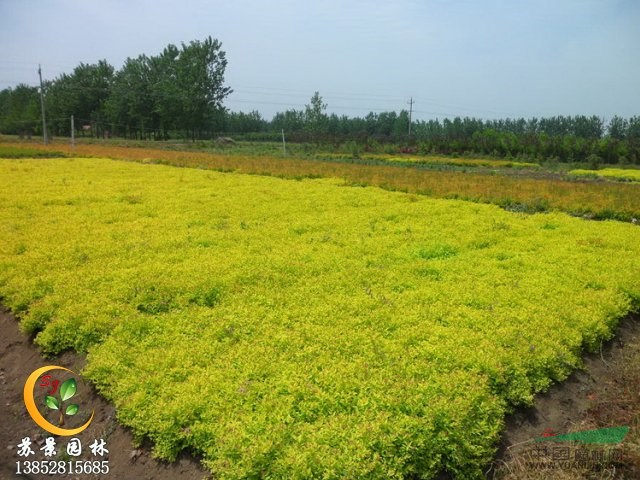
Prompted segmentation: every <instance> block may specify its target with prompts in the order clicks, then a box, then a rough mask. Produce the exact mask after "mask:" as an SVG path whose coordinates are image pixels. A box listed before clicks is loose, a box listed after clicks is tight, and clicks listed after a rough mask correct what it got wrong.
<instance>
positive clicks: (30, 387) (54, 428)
mask: <svg viewBox="0 0 640 480" xmlns="http://www.w3.org/2000/svg"><path fill="white" fill-rule="evenodd" d="M51 370H64V371H66V372H69V373H71V374H73V375H76V376H77V374H76V373H75V372H74V371H72V370H69V369H68V368H65V367H60V366H57V365H47V366H45V367H41V368H38V369H37V370H35V371H34V372H33V373H31V375H29V378H27V381H26V382H25V384H24V392H23V396H24V404H25V406H26V407H27V412H29V415H30V416H31V418H32V419H33V421H34V422H36V424H37V425H38V426H40V427H41V428H43V429H45V430H46V431H47V432H49V433H52V434H54V435H61V436H69V435H77V434H78V433H80V432H82V431H83V430H84V429H86V428H87V427H88V426H89V424H90V423H91V421H92V420H93V415H94V413H95V412H93V411H92V412H91V417H90V418H89V420H87V422H86V423H85V424H84V425H81V426H80V427H77V428H63V427H64V425H65V418H66V417H70V416H73V415H75V414H77V413H78V412H79V411H80V406H79V405H78V404H77V403H70V402H68V401H69V400H71V399H72V398H73V397H74V396H75V394H76V392H77V391H78V383H77V381H76V379H75V378H73V377H71V378H69V379H67V380H65V381H64V382H63V383H62V385H60V389H59V391H58V388H57V387H58V381H57V380H56V381H54V382H52V383H51V386H52V387H53V389H52V390H51V391H50V392H49V393H48V394H47V395H45V397H44V403H45V405H46V406H47V407H48V408H49V409H51V410H57V411H58V412H59V415H58V425H54V424H52V423H51V422H49V421H48V420H47V419H46V418H44V417H43V416H42V414H41V413H40V411H39V410H38V407H37V406H36V402H35V398H34V387H35V385H36V382H37V381H38V379H40V378H42V379H45V378H51V376H50V375H46V374H47V373H48V372H49V371H51ZM44 385H45V384H41V386H44ZM46 386H49V383H46Z"/></svg>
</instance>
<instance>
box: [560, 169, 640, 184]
mask: <svg viewBox="0 0 640 480" xmlns="http://www.w3.org/2000/svg"><path fill="white" fill-rule="evenodd" d="M569 175H576V176H579V177H580V176H582V177H599V178H606V179H611V180H619V181H623V182H640V170H635V169H629V168H602V169H600V170H571V171H570V172H569Z"/></svg>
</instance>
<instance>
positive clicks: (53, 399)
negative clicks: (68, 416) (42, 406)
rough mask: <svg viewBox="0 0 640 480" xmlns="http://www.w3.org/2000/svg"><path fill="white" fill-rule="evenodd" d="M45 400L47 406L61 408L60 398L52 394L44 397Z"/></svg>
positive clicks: (55, 408)
mask: <svg viewBox="0 0 640 480" xmlns="http://www.w3.org/2000/svg"><path fill="white" fill-rule="evenodd" d="M44 402H45V403H46V404H47V407H49V408H51V409H53V410H59V409H60V402H58V399H57V398H56V397H52V396H51V395H47V396H46V397H44Z"/></svg>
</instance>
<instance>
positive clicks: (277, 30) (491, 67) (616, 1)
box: [0, 0, 640, 120]
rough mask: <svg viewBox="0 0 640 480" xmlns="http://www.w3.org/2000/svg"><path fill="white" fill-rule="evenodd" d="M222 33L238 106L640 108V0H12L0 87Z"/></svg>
mask: <svg viewBox="0 0 640 480" xmlns="http://www.w3.org/2000/svg"><path fill="white" fill-rule="evenodd" d="M207 36H212V37H214V38H217V39H218V40H220V41H221V42H222V49H223V50H224V51H225V52H226V55H227V60H228V65H227V70H226V74H225V83H226V85H228V86H230V87H231V88H232V89H233V90H234V92H233V93H232V94H231V95H230V96H229V97H228V98H227V99H226V100H225V106H226V107H228V108H229V109H230V110H232V111H245V112H249V111H252V110H257V111H259V112H260V113H262V115H263V116H264V117H265V118H267V119H270V118H271V117H272V116H273V114H274V113H276V112H278V111H284V110H287V109H293V108H295V109H297V110H301V109H304V106H305V104H308V103H309V100H310V98H311V96H312V95H313V93H314V92H315V91H318V92H320V95H321V96H322V97H323V99H324V101H325V103H327V104H328V111H329V112H331V113H336V114H338V115H349V116H365V115H366V114H367V113H368V112H370V111H373V112H380V111H400V110H401V109H408V108H409V105H408V101H409V99H410V98H413V100H414V101H415V104H414V106H413V117H414V118H415V119H420V120H428V119H431V118H450V117H455V116H469V117H478V118H485V119H487V118H504V117H511V118H515V117H525V118H529V117H544V116H554V115H597V116H599V117H602V118H605V119H610V118H611V117H612V116H613V115H620V116H623V117H630V116H634V115H640V0H531V1H526V0H502V1H500V0H483V1H477V0H457V1H456V0H450V1H445V0H422V1H411V0H397V1H392V0H385V1H379V0H350V1H338V0H316V1H302V0H271V1H269V2H263V1H258V0H233V1H229V0H224V1H219V0H210V1H206V0H186V1H181V2H178V1H175V0H171V1H167V0H104V1H99V2H97V1H90V0H83V1H77V0H55V1H53V0H0V89H2V88H6V87H10V86H15V85H17V84H18V83H20V82H23V83H27V84H29V85H36V84H37V83H38V74H37V69H38V64H42V72H43V77H44V78H45V79H54V78H55V77H57V76H58V75H60V74H62V73H65V72H66V73H70V72H71V71H72V70H73V68H74V67H75V66H77V65H78V64H79V63H80V62H83V63H95V62H97V61H98V60H101V59H106V60H107V61H108V62H109V63H110V64H112V65H113V66H114V67H115V68H120V67H121V66H122V64H123V62H124V60H125V59H126V58H127V57H137V56H138V55H139V54H142V53H145V54H147V55H155V54H158V53H159V52H161V51H162V50H163V48H164V47H165V46H166V45H168V44H170V43H172V44H175V45H180V43H182V42H185V43H188V42H189V41H191V40H202V39H204V38H206V37H207Z"/></svg>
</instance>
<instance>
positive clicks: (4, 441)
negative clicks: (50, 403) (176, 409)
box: [0, 307, 210, 480]
mask: <svg viewBox="0 0 640 480" xmlns="http://www.w3.org/2000/svg"><path fill="white" fill-rule="evenodd" d="M84 363H85V358H84V357H83V356H81V355H76V354H73V353H71V352H67V353H64V354H62V355H60V356H58V357H56V358H55V359H44V358H43V356H42V354H41V352H40V351H39V350H38V348H36V347H35V346H34V345H33V344H32V342H31V339H30V338H29V337H28V336H27V335H24V334H23V333H22V332H20V330H19V329H18V321H17V320H16V318H15V317H14V316H13V315H11V314H10V313H9V312H8V311H7V310H6V309H2V308H1V307H0V402H1V403H0V412H1V413H0V421H1V422H2V424H1V425H2V426H1V428H0V479H2V480H5V479H13V478H20V479H32V478H33V479H41V478H56V477H57V475H42V474H40V475H24V474H22V475H16V461H18V460H24V458H22V457H20V456H18V454H17V451H18V449H17V444H18V443H20V441H21V440H22V438H24V437H30V438H31V440H32V441H33V442H34V445H32V449H33V450H34V451H36V452H38V450H39V448H40V447H41V446H42V445H44V438H45V437H48V436H50V435H49V434H48V433H46V432H45V431H44V430H42V429H40V428H39V427H38V426H37V425H36V424H35V423H34V422H33V421H32V420H31V418H30V417H29V415H28V413H27V411H26V408H25V405H24V401H23V388H24V382H25V380H26V378H27V377H28V376H29V375H30V374H31V372H33V371H34V370H35V369H36V368H38V367H42V366H44V365H51V364H54V365H59V366H62V367H66V368H69V369H71V370H73V371H74V372H79V371H81V370H82V368H83V367H84ZM89 402H90V403H91V405H92V406H93V408H94V409H95V416H94V419H93V421H92V422H91V424H90V425H89V427H88V428H87V429H86V430H85V431H84V432H82V433H80V434H79V435H78V438H80V440H81V442H82V444H83V449H84V450H85V451H88V449H87V444H89V443H91V442H92V441H93V439H104V440H105V442H106V448H107V449H108V450H109V453H108V454H107V455H105V456H104V458H101V459H103V460H108V461H109V474H108V475H106V476H105V475H102V476H96V475H78V476H73V475H65V476H64V478H68V479H70V480H71V479H75V478H78V479H81V480H89V479H93V478H102V479H104V478H117V479H118V480H147V479H149V480H174V479H178V478H179V479H186V480H201V479H205V478H210V475H209V473H208V472H207V471H206V470H204V469H203V468H202V467H201V465H200V461H199V459H197V458H194V457H193V456H190V455H188V454H186V453H185V454H182V455H181V456H180V457H179V458H178V459H177V460H176V461H175V462H173V463H166V462H162V461H159V460H157V459H155V458H153V457H152V454H151V448H150V446H149V445H144V444H143V445H142V446H140V447H136V446H134V444H133V436H132V435H131V432H130V431H129V430H127V429H126V428H124V427H122V426H121V425H119V424H118V423H117V422H116V415H115V409H114V407H113V406H112V405H110V404H109V403H107V402H106V401H105V400H104V399H103V398H101V397H99V396H98V395H97V394H96V392H95V391H92V392H91V393H90V394H89ZM43 434H44V435H43ZM56 441H57V442H58V443H59V444H60V445H66V442H67V439H66V438H63V437H56ZM62 450H64V447H63V449H62ZM38 453H42V452H38ZM78 458H79V459H81V460H92V457H91V453H90V452H88V455H84V453H83V454H82V456H81V457H78ZM34 459H36V458H35V457H34ZM37 459H39V460H44V459H45V458H44V457H42V458H40V457H38V458H37ZM60 459H62V457H60Z"/></svg>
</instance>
